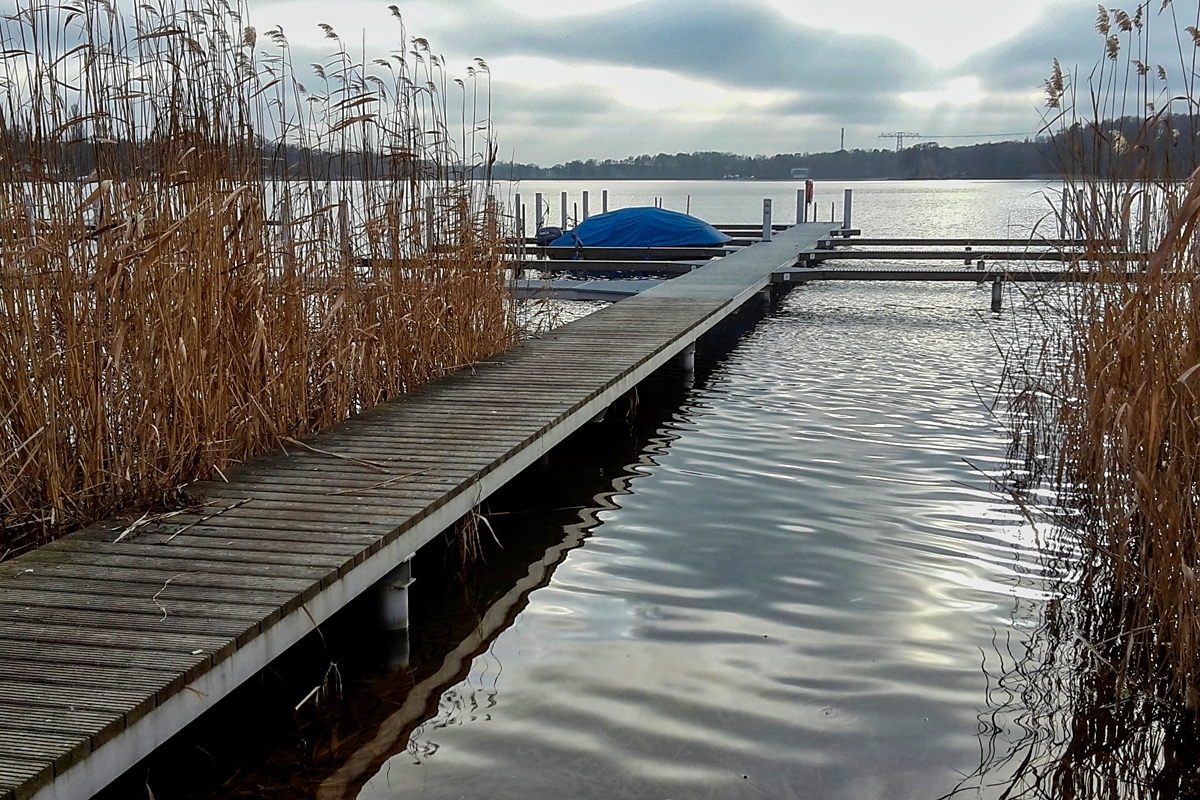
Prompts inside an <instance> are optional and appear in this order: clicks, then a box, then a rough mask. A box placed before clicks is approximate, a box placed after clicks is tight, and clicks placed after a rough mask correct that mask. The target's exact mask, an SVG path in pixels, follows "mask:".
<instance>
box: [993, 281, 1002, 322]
mask: <svg viewBox="0 0 1200 800" xmlns="http://www.w3.org/2000/svg"><path fill="white" fill-rule="evenodd" d="M1003 298H1004V292H1003V287H1002V286H1001V284H1000V278H999V277H996V278H993V279H992V313H993V314H999V313H1000V306H1001V303H1002V302H1003Z"/></svg>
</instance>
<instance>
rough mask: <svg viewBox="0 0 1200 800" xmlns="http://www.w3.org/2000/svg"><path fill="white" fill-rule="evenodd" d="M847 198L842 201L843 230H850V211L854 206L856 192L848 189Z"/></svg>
mask: <svg viewBox="0 0 1200 800" xmlns="http://www.w3.org/2000/svg"><path fill="white" fill-rule="evenodd" d="M845 198H846V199H844V200H843V201H842V230H844V231H848V230H850V210H851V208H852V207H853V205H854V190H853V189H847V190H846V194H845Z"/></svg>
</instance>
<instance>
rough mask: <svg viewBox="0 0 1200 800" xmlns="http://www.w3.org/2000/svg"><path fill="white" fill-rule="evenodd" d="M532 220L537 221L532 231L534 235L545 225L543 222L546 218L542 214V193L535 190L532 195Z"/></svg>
mask: <svg viewBox="0 0 1200 800" xmlns="http://www.w3.org/2000/svg"><path fill="white" fill-rule="evenodd" d="M533 221H534V222H535V223H537V228H535V229H534V231H533V233H534V235H535V236H536V235H537V232H538V231H540V230H541V229H542V228H543V227H544V226H545V223H546V218H545V217H543V216H542V193H541V192H537V193H536V194H534V196H533Z"/></svg>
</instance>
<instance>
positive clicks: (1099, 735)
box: [980, 0, 1200, 798]
mask: <svg viewBox="0 0 1200 800" xmlns="http://www.w3.org/2000/svg"><path fill="white" fill-rule="evenodd" d="M1178 12H1179V10H1178V9H1176V8H1175V6H1174V5H1173V4H1172V3H1171V2H1170V1H1169V0H1168V2H1165V3H1163V2H1161V0H1155V2H1154V3H1153V5H1151V4H1150V3H1143V4H1141V5H1139V6H1137V7H1136V8H1135V9H1134V11H1133V12H1132V13H1130V12H1125V11H1121V10H1109V9H1105V8H1103V7H1101V9H1100V13H1099V16H1098V19H1097V23H1096V29H1097V32H1098V33H1099V34H1100V35H1101V36H1102V37H1103V41H1104V44H1103V47H1104V55H1103V57H1102V59H1101V61H1100V62H1099V65H1098V66H1097V67H1096V69H1095V70H1093V71H1092V73H1091V74H1090V75H1088V76H1086V77H1085V78H1079V77H1077V76H1073V75H1071V74H1065V73H1064V72H1063V70H1062V69H1061V68H1060V66H1059V65H1058V64H1057V62H1056V63H1055V65H1054V72H1053V74H1052V76H1051V78H1050V79H1049V80H1048V81H1047V85H1046V88H1047V93H1048V98H1049V108H1050V118H1049V120H1048V125H1047V128H1048V130H1049V132H1051V133H1052V134H1053V136H1054V138H1055V141H1056V143H1057V145H1058V152H1059V155H1060V157H1061V159H1062V165H1063V169H1064V173H1065V182H1064V191H1063V195H1062V196H1061V198H1058V197H1056V198H1054V207H1055V211H1056V214H1057V215H1058V216H1059V217H1060V219H1059V224H1060V225H1061V228H1062V229H1063V230H1064V231H1065V232H1066V233H1067V234H1068V235H1071V234H1076V235H1078V236H1079V237H1080V238H1081V239H1082V241H1083V244H1084V245H1085V247H1084V250H1085V252H1084V255H1083V258H1082V259H1081V260H1080V262H1079V265H1078V268H1079V269H1080V270H1084V271H1085V272H1084V274H1081V275H1080V276H1078V277H1079V279H1080V280H1079V282H1078V283H1077V284H1075V285H1073V286H1070V287H1062V288H1061V289H1059V290H1057V291H1055V292H1052V293H1048V294H1047V295H1046V296H1045V300H1044V305H1043V306H1042V308H1041V310H1042V311H1043V313H1042V314H1041V315H1040V318H1039V321H1038V325H1039V326H1040V330H1041V332H1042V334H1043V335H1044V338H1042V339H1041V340H1040V341H1038V342H1035V343H1033V346H1032V347H1029V346H1028V345H1029V344H1030V343H1029V342H1028V341H1027V342H1025V343H1024V345H1025V346H1026V349H1025V350H1024V351H1022V352H1021V354H1020V356H1019V357H1017V358H1014V359H1013V360H1012V361H1011V362H1010V363H1013V364H1016V365H1017V366H1016V367H1015V368H1014V369H1013V370H1012V372H1011V374H1010V375H1009V379H1010V380H1011V381H1012V384H1011V385H1012V387H1013V389H1014V391H1013V394H1012V395H1011V396H1010V398H1009V399H1010V401H1011V402H1010V411H1011V412H1012V421H1013V425H1014V428H1013V455H1014V457H1015V458H1016V460H1017V463H1018V464H1020V465H1022V466H1020V467H1019V468H1018V471H1020V472H1022V473H1023V474H1039V473H1040V474H1044V475H1046V476H1048V478H1049V479H1050V481H1051V483H1052V487H1053V488H1054V490H1055V493H1054V494H1055V497H1056V498H1057V504H1056V506H1055V507H1054V508H1053V509H1050V508H1042V509H1041V510H1040V512H1039V511H1037V510H1034V511H1033V512H1032V513H1041V512H1044V513H1046V515H1047V519H1048V521H1049V522H1050V523H1052V524H1051V526H1050V527H1049V528H1043V530H1042V539H1041V541H1042V544H1043V547H1044V548H1045V553H1046V555H1047V559H1048V567H1049V570H1050V571H1051V572H1052V573H1056V574H1058V575H1060V576H1062V577H1061V580H1059V581H1058V585H1057V591H1058V592H1059V593H1060V596H1059V597H1058V598H1057V599H1055V600H1054V601H1052V602H1049V603H1047V604H1046V606H1045V609H1044V617H1043V620H1042V625H1041V627H1040V629H1039V631H1038V634H1037V635H1036V636H1035V637H1034V639H1033V640H1032V641H1031V642H1030V643H1028V648H1029V650H1028V652H1029V657H1028V660H1026V661H1025V662H1024V663H1022V664H1019V665H1018V667H1017V668H1016V669H1015V670H1014V671H1013V673H1012V674H1010V675H1008V676H1007V677H1006V678H1002V679H1001V680H1000V681H999V682H998V684H997V687H998V689H999V690H1001V691H1000V694H1002V695H1003V696H1004V697H1005V699H1004V701H1003V702H1002V703H1001V704H1000V708H999V710H997V711H995V719H1000V718H1007V720H1008V723H1007V724H1008V725H1009V727H1010V728H1016V729H1018V730H1020V731H1023V735H1022V736H1021V737H1019V741H1017V743H1016V744H1015V745H1014V746H1013V747H1011V748H1009V749H1005V748H1003V747H997V746H996V744H995V742H994V741H993V743H992V744H991V745H990V746H989V748H988V749H987V750H986V752H985V761H990V762H991V763H990V764H985V770H984V772H987V771H988V769H987V768H988V767H990V768H991V769H992V771H997V772H1003V773H1006V777H1005V779H1004V781H1002V782H1003V783H1007V784H1008V785H1007V789H1006V791H1005V793H1004V796H1007V797H1016V796H1037V797H1072V798H1074V797H1099V796H1104V797H1113V798H1115V797H1172V796H1177V794H1178V793H1179V792H1181V791H1183V792H1185V793H1186V792H1188V791H1195V790H1197V789H1200V780H1197V778H1198V777H1200V776H1198V775H1197V773H1196V772H1195V769H1194V766H1195V765H1194V763H1190V760H1194V757H1195V755H1196V752H1197V742H1198V741H1200V738H1198V734H1200V724H1198V723H1200V583H1198V581H1197V572H1200V529H1198V527H1197V523H1198V522H1200V295H1198V287H1200V248H1198V245H1200V241H1198V238H1197V233H1198V227H1197V226H1198V225H1200V172H1197V171H1196V167H1197V164H1196V147H1195V142H1194V137H1195V131H1196V130H1197V125H1196V123H1197V112H1198V111H1200V93H1198V92H1197V91H1196V86H1195V79H1196V75H1197V72H1196V60H1197V55H1198V54H1200V31H1198V30H1197V27H1198V26H1200V8H1192V9H1191V10H1190V12H1188V14H1187V16H1188V17H1189V18H1190V17H1192V16H1195V18H1196V24H1194V25H1184V24H1183V23H1176V22H1175V20H1176V19H1177V16H1176V15H1177V14H1178ZM1164 23H1165V24H1164ZM1152 25H1159V26H1163V27H1165V28H1166V29H1167V30H1168V33H1173V34H1174V38H1170V36H1168V41H1170V42H1171V43H1172V50H1173V51H1176V50H1177V52H1172V53H1171V54H1170V57H1171V58H1172V59H1174V64H1175V66H1174V68H1173V70H1172V71H1173V72H1174V73H1175V78H1174V80H1175V81H1179V80H1180V78H1179V74H1180V73H1182V75H1183V77H1182V85H1181V86H1173V85H1171V80H1172V79H1171V72H1172V71H1169V70H1168V69H1166V68H1164V67H1162V66H1158V65H1156V64H1155V63H1154V62H1153V61H1152V56H1153V53H1152V52H1151V51H1152V43H1153V42H1154V41H1155V40H1154V39H1152V37H1151V36H1150V27H1151V26H1152ZM1176 42H1177V43H1178V47H1177V48H1176V47H1175V43H1176ZM1027 510H1028V509H1027ZM1006 680H1007V683H1006ZM985 728H986V729H990V731H991V732H990V734H989V735H990V736H993V737H1000V736H1001V729H1002V728H1004V725H1002V724H1000V723H997V722H995V721H994V719H993V720H989V721H988V722H987V725H986V726H985ZM988 754H990V755H988ZM998 754H999V755H998ZM1189 764H1190V765H1189ZM997 767H1002V769H997ZM980 785H982V784H980Z"/></svg>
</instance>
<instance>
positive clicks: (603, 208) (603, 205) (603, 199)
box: [600, 189, 608, 214]
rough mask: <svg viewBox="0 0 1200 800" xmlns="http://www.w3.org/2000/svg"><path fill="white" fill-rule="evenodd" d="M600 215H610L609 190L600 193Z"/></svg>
mask: <svg viewBox="0 0 1200 800" xmlns="http://www.w3.org/2000/svg"><path fill="white" fill-rule="evenodd" d="M600 213H601V214H607V213H608V189H605V190H604V191H602V192H600Z"/></svg>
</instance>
